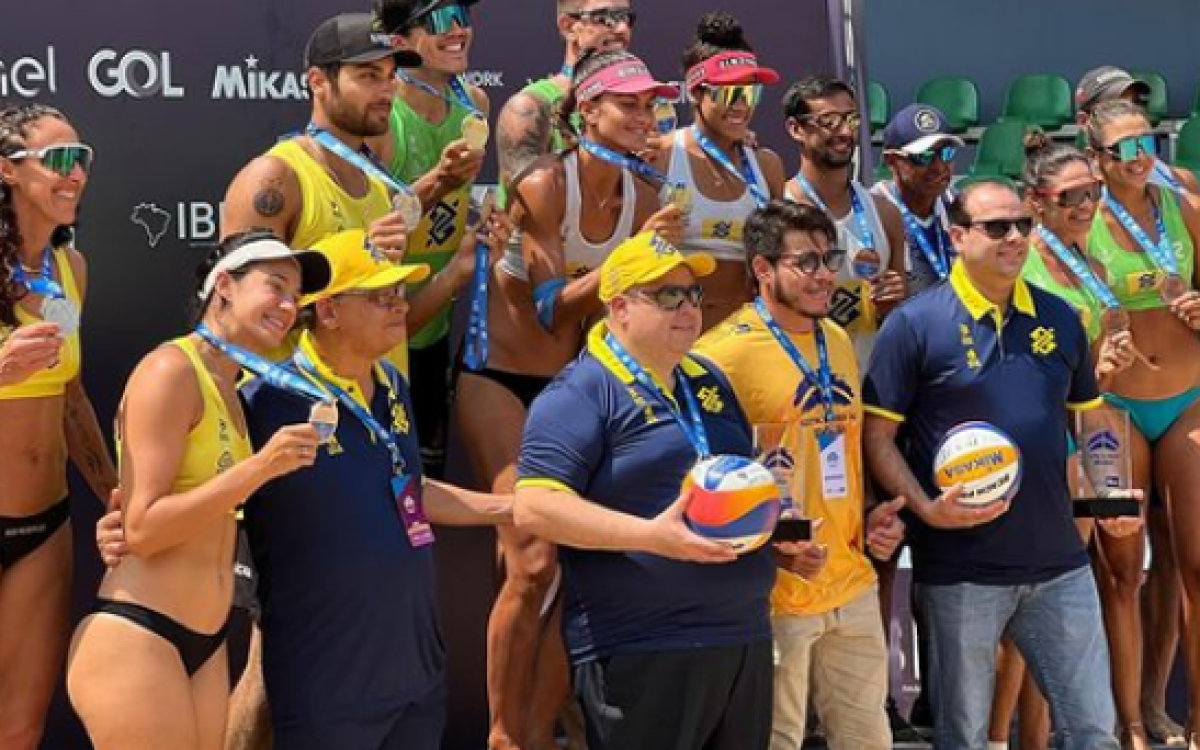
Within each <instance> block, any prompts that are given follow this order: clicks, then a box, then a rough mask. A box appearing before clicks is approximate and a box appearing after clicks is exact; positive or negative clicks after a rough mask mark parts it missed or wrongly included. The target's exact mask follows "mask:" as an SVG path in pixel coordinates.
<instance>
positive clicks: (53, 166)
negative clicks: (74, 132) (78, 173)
mask: <svg viewBox="0 0 1200 750" xmlns="http://www.w3.org/2000/svg"><path fill="white" fill-rule="evenodd" d="M93 156H94V153H93V151H92V147H91V146H88V145H87V144H84V143H59V144H56V145H54V146H45V147H43V148H34V149H28V148H27V149H21V150H20V151H14V152H12V153H11V154H8V158H9V159H12V160H13V161H17V160H19V159H30V158H33V159H40V160H41V162H42V166H43V167H45V168H46V169H49V170H50V171H51V172H54V173H55V174H57V175H60V176H62V177H70V176H71V173H72V172H74V171H75V167H79V168H80V169H82V170H83V173H84V174H87V173H88V172H89V171H91V169H92V160H93Z"/></svg>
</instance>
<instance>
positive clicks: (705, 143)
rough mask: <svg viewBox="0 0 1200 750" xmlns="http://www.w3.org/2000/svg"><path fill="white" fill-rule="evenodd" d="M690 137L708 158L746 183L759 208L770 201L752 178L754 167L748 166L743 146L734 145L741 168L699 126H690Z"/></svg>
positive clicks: (748, 158) (748, 161)
mask: <svg viewBox="0 0 1200 750" xmlns="http://www.w3.org/2000/svg"><path fill="white" fill-rule="evenodd" d="M692 137H693V138H695V139H696V145H698V146H699V147H700V149H701V150H702V151H703V152H704V153H706V154H708V155H709V157H710V158H712V159H713V160H714V161H716V162H717V163H718V164H720V165H721V167H722V168H723V169H724V170H725V171H726V172H728V173H729V174H732V175H737V176H738V177H740V178H741V179H742V182H744V183H745V184H746V189H747V190H749V191H750V195H751V196H753V198H754V202H755V203H756V204H757V205H758V207H759V208H764V207H765V206H766V205H767V204H768V203H770V202H771V199H770V197H769V196H768V195H767V194H766V193H764V192H763V189H762V188H761V187H760V186H759V184H758V181H757V180H756V179H755V178H754V169H753V167H751V166H750V157H749V156H747V155H746V147H745V146H742V145H741V144H738V145H737V147H736V148H737V150H738V155H739V156H740V157H741V161H742V168H741V169H738V168H737V167H736V166H734V164H733V162H732V161H731V160H730V159H729V157H728V156H727V155H726V154H725V152H724V151H722V150H721V149H720V148H718V147H717V144H715V143H713V142H712V139H711V138H709V137H708V136H706V135H705V134H704V133H701V132H700V127H699V126H697V125H693V126H692Z"/></svg>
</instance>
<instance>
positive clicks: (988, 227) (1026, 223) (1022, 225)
mask: <svg viewBox="0 0 1200 750" xmlns="http://www.w3.org/2000/svg"><path fill="white" fill-rule="evenodd" d="M967 228H968V229H981V230H983V233H984V234H986V235H987V236H988V239H993V240H1002V239H1004V238H1005V237H1008V235H1009V233H1010V232H1012V230H1013V228H1016V230H1017V234H1019V235H1021V236H1022V237H1028V236H1029V233H1030V232H1032V231H1033V219H1031V218H1030V217H1028V216H1023V217H1021V218H1019V219H983V220H981V221H972V222H971V223H970V224H967Z"/></svg>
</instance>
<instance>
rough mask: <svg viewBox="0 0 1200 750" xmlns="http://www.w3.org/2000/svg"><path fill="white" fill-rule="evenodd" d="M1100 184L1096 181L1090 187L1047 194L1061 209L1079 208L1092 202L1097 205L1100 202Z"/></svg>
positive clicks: (1082, 186)
mask: <svg viewBox="0 0 1200 750" xmlns="http://www.w3.org/2000/svg"><path fill="white" fill-rule="evenodd" d="M1100 192H1101V189H1100V182H1099V181H1096V182H1093V183H1091V184H1090V185H1080V186H1078V187H1073V188H1067V189H1065V190H1059V191H1058V192H1057V193H1046V194H1045V195H1046V196H1047V197H1048V198H1053V199H1054V204H1055V205H1056V206H1058V207H1059V208H1078V207H1079V206H1082V205H1083V204H1084V203H1086V202H1088V201H1091V202H1092V203H1097V202H1099V200H1100Z"/></svg>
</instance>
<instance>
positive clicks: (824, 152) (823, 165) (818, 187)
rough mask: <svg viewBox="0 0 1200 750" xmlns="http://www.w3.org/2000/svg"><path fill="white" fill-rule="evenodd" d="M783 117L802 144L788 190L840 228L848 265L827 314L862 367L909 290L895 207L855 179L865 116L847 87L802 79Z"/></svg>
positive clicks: (786, 99)
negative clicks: (888, 317) (847, 339)
mask: <svg viewBox="0 0 1200 750" xmlns="http://www.w3.org/2000/svg"><path fill="white" fill-rule="evenodd" d="M783 114H784V117H785V118H786V121H787V129H788V134H789V135H791V136H792V138H793V139H795V140H796V141H797V142H798V143H799V144H800V145H801V149H802V160H801V163H800V170H799V171H798V172H797V173H796V176H795V177H793V178H792V179H791V180H790V181H789V182H788V183H787V184H786V185H785V187H784V190H785V194H786V195H787V197H788V198H790V199H792V200H793V201H796V202H797V203H807V204H809V205H812V206H816V207H817V208H819V209H821V210H822V211H824V212H825V213H826V214H827V215H828V216H829V218H830V219H832V220H833V221H834V223H835V225H836V226H837V246H838V247H839V248H841V249H842V250H844V251H845V253H846V256H847V257H846V260H848V261H849V262H848V263H845V264H843V265H842V268H841V270H840V271H839V272H838V288H837V290H836V291H835V292H834V298H833V300H832V302H831V304H830V312H829V314H830V317H831V318H833V320H834V321H835V322H836V323H837V324H838V325H840V326H842V327H843V328H845V329H846V331H847V333H849V334H850V337H851V339H853V341H854V347H855V354H856V355H857V357H858V364H859V368H860V371H861V369H862V368H865V367H866V365H867V359H868V357H870V355H871V342H872V341H874V340H875V332H876V330H878V327H879V321H880V320H881V319H882V318H883V316H884V315H886V314H887V313H888V312H890V311H891V309H892V308H893V307H895V306H896V305H897V304H899V303H900V302H902V301H903V300H904V297H905V295H906V293H907V289H906V286H905V283H904V253H903V252H900V250H901V249H902V248H903V247H904V225H903V223H902V222H901V220H900V212H899V211H898V210H897V209H896V207H895V205H893V204H892V203H891V202H890V201H888V200H887V199H886V198H884V197H883V196H879V195H875V196H872V195H871V193H870V192H868V191H867V189H866V188H865V187H863V185H862V184H860V183H859V182H858V181H857V180H854V179H852V176H851V172H852V170H853V168H854V165H853V162H854V152H855V151H856V150H857V149H858V132H859V124H860V123H861V121H862V116H861V115H860V114H859V111H858V104H857V103H856V101H855V98H854V90H853V89H852V88H850V85H849V84H847V83H846V82H845V81H841V80H838V79H837V78H830V77H828V76H809V77H808V78H804V79H802V80H800V81H798V82H796V83H794V84H792V87H791V88H790V89H788V92H787V94H785V95H784V97H783ZM893 248H895V249H896V251H897V252H893V251H892V249H893Z"/></svg>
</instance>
